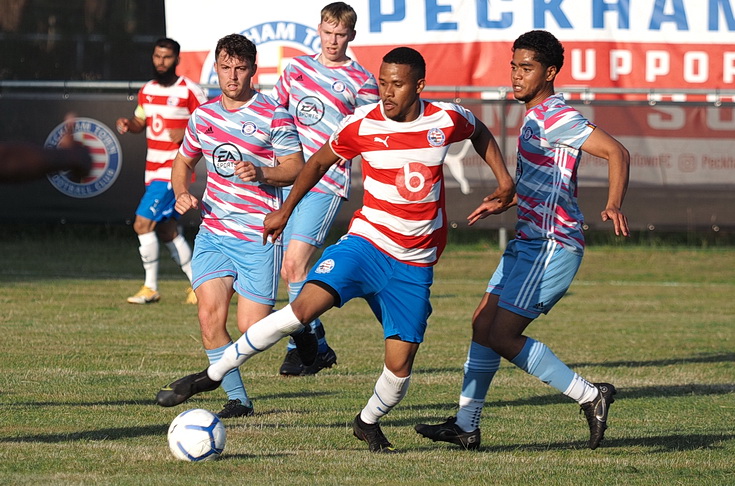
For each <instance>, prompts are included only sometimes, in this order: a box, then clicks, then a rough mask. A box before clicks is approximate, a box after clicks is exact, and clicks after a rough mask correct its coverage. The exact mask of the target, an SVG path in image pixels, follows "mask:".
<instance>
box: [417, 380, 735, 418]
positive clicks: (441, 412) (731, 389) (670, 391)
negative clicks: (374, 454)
mask: <svg viewBox="0 0 735 486" xmlns="http://www.w3.org/2000/svg"><path fill="white" fill-rule="evenodd" d="M617 390H618V393H617V394H616V395H615V401H616V403H618V402H619V401H620V400H629V399H636V400H637V399H643V398H645V399H650V398H663V397H667V398H671V397H691V396H693V395H695V396H712V395H728V394H730V393H735V383H724V384H721V385H701V384H696V383H693V384H686V385H661V386H644V387H630V388H628V387H620V386H618V387H617ZM561 403H568V404H574V401H573V400H571V399H570V398H568V397H566V396H564V395H562V394H561V393H558V394H554V395H541V396H536V397H529V398H521V399H517V400H493V399H492V390H491V392H490V394H489V398H488V401H487V402H486V403H485V407H486V408H487V407H512V406H525V405H558V404H561ZM411 409H413V410H426V411H435V412H437V413H438V415H436V417H437V419H439V420H441V419H444V418H446V417H447V416H448V415H452V414H453V413H455V412H456V410H457V403H456V402H452V403H435V404H431V405H420V404H418V405H411Z"/></svg>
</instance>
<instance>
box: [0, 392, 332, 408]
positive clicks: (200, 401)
mask: <svg viewBox="0 0 735 486" xmlns="http://www.w3.org/2000/svg"><path fill="white" fill-rule="evenodd" d="M338 393H339V391H334V392H328V391H299V392H290V393H273V394H269V395H252V396H251V397H250V398H251V400H253V401H254V402H257V401H259V400H273V399H284V398H285V399H291V398H305V397H321V396H325V397H326V396H333V395H337V394H338ZM224 400H225V399H224V398H209V397H206V396H197V397H194V398H192V399H191V400H190V401H187V402H186V403H183V404H182V405H181V407H182V408H181V410H182V411H183V410H184V408H183V407H185V406H187V405H188V406H189V407H188V408H196V407H197V406H202V407H203V406H212V405H213V404H214V405H215V406H216V405H219V404H221V403H220V402H223V401H224ZM130 405H138V406H140V405H155V406H158V404H157V403H156V400H155V398H153V397H151V398H150V399H145V400H115V401H99V402H15V403H2V402H1V401H0V406H2V407H8V408H25V407H99V406H107V407H118V406H130ZM173 410H178V408H176V409H173Z"/></svg>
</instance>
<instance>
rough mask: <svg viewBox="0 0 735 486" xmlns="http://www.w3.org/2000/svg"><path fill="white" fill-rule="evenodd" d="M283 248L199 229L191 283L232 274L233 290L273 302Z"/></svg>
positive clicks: (259, 300)
mask: <svg viewBox="0 0 735 486" xmlns="http://www.w3.org/2000/svg"><path fill="white" fill-rule="evenodd" d="M282 258H283V249H282V247H281V246H280V245H273V244H271V243H267V244H265V245H263V244H262V243H261V242H260V241H246V240H240V239H238V238H235V237H233V236H222V235H216V234H214V233H212V232H210V231H209V230H207V229H204V228H200V229H199V233H198V234H197V236H196V238H195V240H194V254H193V256H192V259H191V273H192V279H191V286H192V287H193V288H194V289H196V288H197V287H199V286H200V285H201V284H202V283H204V282H206V281H208V280H211V279H214V278H222V277H228V276H229V277H233V278H234V281H233V283H232V286H233V288H234V289H235V292H237V293H238V294H239V295H241V296H243V297H245V298H246V299H248V300H252V301H253V302H257V303H259V304H267V305H274V304H275V303H276V294H277V293H278V281H279V279H280V271H281V260H282Z"/></svg>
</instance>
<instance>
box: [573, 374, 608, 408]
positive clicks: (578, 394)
mask: <svg viewBox="0 0 735 486" xmlns="http://www.w3.org/2000/svg"><path fill="white" fill-rule="evenodd" d="M599 393H600V391H599V390H598V389H597V387H596V386H595V385H593V384H592V383H590V382H588V381H587V380H585V379H584V378H582V377H581V376H579V375H578V374H577V373H574V378H572V382H571V383H570V384H569V388H567V389H566V390H565V391H564V395H566V396H568V397H569V398H571V399H573V400H576V401H577V403H579V404H580V405H581V404H582V403H587V402H591V401H592V400H594V399H595V398H597V395H598V394H599Z"/></svg>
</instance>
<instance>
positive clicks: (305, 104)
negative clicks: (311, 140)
mask: <svg viewBox="0 0 735 486" xmlns="http://www.w3.org/2000/svg"><path fill="white" fill-rule="evenodd" d="M324 111H325V110H324V103H323V102H322V100H320V99H319V98H317V97H316V96H306V97H304V98H302V99H301V100H299V103H298V104H297V105H296V120H297V121H298V122H299V123H301V124H302V125H304V126H307V127H309V126H311V125H316V124H317V123H319V122H320V121H321V119H322V118H324Z"/></svg>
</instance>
